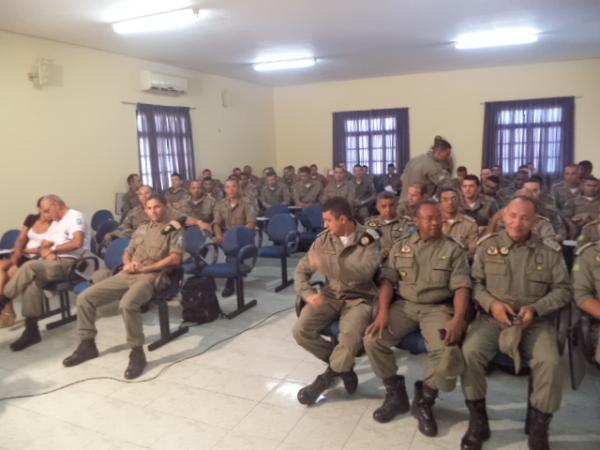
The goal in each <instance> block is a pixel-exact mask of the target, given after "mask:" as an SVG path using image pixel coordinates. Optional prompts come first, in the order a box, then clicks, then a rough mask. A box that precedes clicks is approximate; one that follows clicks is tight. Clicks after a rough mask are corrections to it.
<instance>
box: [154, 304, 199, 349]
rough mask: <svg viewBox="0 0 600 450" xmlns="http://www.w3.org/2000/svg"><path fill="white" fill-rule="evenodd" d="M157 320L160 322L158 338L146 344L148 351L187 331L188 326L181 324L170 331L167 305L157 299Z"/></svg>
mask: <svg viewBox="0 0 600 450" xmlns="http://www.w3.org/2000/svg"><path fill="white" fill-rule="evenodd" d="M158 322H159V324H160V339H158V340H156V341H154V342H152V343H151V344H150V345H148V351H150V352H151V351H153V350H156V349H157V348H160V347H162V346H163V345H165V344H168V343H169V342H171V341H172V340H173V339H176V338H178V337H179V336H181V335H183V334H185V333H187V332H188V331H189V328H188V327H186V326H181V327H179V328H177V329H176V330H175V331H171V324H170V322H169V305H168V304H167V302H166V301H165V300H159V301H158Z"/></svg>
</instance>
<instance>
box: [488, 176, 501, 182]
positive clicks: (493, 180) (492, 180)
mask: <svg viewBox="0 0 600 450" xmlns="http://www.w3.org/2000/svg"><path fill="white" fill-rule="evenodd" d="M486 180H487V181H491V182H492V183H496V184H500V178H498V177H497V176H496V175H490V176H489V177H487V178H486Z"/></svg>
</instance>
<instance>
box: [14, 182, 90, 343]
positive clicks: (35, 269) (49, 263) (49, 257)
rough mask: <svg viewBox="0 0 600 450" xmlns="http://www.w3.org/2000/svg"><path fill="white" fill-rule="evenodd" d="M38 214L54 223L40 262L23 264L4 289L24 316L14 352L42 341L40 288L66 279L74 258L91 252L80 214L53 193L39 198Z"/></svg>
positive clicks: (87, 234)
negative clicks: (18, 301)
mask: <svg viewBox="0 0 600 450" xmlns="http://www.w3.org/2000/svg"><path fill="white" fill-rule="evenodd" d="M40 211H41V214H42V215H46V216H49V217H50V218H51V219H52V221H53V222H52V224H51V225H50V227H49V228H48V231H46V235H45V237H44V241H43V242H42V245H41V247H40V252H39V255H40V259H37V260H33V261H29V262H26V263H25V264H23V265H22V266H21V267H20V268H19V270H18V271H17V273H16V274H15V276H14V277H13V278H11V279H10V281H9V282H8V283H7V284H6V286H5V287H4V295H5V296H6V297H7V298H10V299H12V300H13V301H14V300H17V299H19V300H21V313H22V315H23V317H25V331H23V334H22V335H21V337H19V339H17V340H16V341H15V342H13V343H12V344H10V348H11V350H12V351H14V352H17V351H19V350H23V349H25V348H27V347H29V346H31V345H33V344H37V343H38V342H40V341H41V340H42V337H41V336H40V332H39V329H38V318H39V317H40V316H41V315H42V314H43V312H44V311H43V306H42V305H43V300H44V293H43V290H42V289H43V288H44V286H46V285H48V284H49V283H52V282H56V281H62V280H65V279H66V278H67V276H68V274H69V273H70V272H71V270H72V269H73V266H74V265H75V263H76V262H77V259H78V258H80V257H81V256H83V255H84V253H85V252H86V251H89V249H90V232H89V229H88V225H87V223H86V222H85V217H84V216H83V214H82V213H80V212H79V211H76V210H74V209H70V208H69V207H68V206H67V205H66V204H65V202H64V201H63V200H62V199H61V198H60V197H58V196H56V195H52V194H51V195H47V196H45V197H44V198H43V199H42V201H41V203H40Z"/></svg>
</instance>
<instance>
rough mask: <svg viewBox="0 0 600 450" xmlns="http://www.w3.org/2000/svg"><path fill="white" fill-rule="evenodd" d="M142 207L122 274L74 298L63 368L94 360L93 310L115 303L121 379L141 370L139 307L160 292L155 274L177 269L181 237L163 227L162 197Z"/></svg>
mask: <svg viewBox="0 0 600 450" xmlns="http://www.w3.org/2000/svg"><path fill="white" fill-rule="evenodd" d="M145 206H146V212H147V214H148V217H149V219H150V221H149V222H148V223H146V224H144V225H142V226H141V227H140V228H138V229H137V230H136V231H135V233H134V234H133V236H132V238H131V242H130V244H129V246H128V247H127V248H126V249H125V253H124V254H123V270H122V271H121V272H119V273H118V274H116V275H114V276H112V277H110V278H107V279H105V280H103V281H101V282H99V283H97V284H94V285H93V286H91V287H90V288H88V289H86V290H85V291H84V292H83V293H81V294H80V295H79V296H78V297H77V328H78V331H79V337H80V338H81V342H80V344H79V346H78V347H77V349H76V350H75V351H74V352H73V354H72V355H71V356H69V357H67V358H66V359H65V360H64V361H63V364H64V365H65V366H66V367H71V366H76V365H78V364H81V363H82V362H84V361H87V360H89V359H92V358H96V357H97V356H98V348H97V347H96V342H95V337H96V335H97V334H98V330H97V329H96V310H97V308H98V307H100V306H102V305H106V304H108V303H111V302H114V301H117V300H118V301H119V310H120V311H121V315H122V316H123V322H125V332H126V334H127V344H128V345H129V347H130V348H131V353H130V354H129V364H128V365H127V369H126V370H125V378H127V379H128V380H130V379H133V378H137V377H139V376H140V375H141V374H142V372H143V371H144V367H146V356H145V355H144V349H143V346H144V341H145V338H144V329H143V321H142V312H141V308H142V306H143V305H145V304H146V303H148V302H149V301H150V300H151V299H152V297H153V296H154V293H155V292H156V289H157V288H158V289H160V287H161V286H159V284H161V283H160V277H159V275H160V272H161V271H163V270H165V269H169V268H173V267H178V266H180V265H181V258H182V253H183V234H182V231H181V228H176V229H175V228H172V227H171V228H169V227H168V225H167V224H168V218H167V202H166V200H165V199H164V198H163V197H161V196H159V195H152V196H151V197H150V199H148V201H146V204H145ZM166 227H167V228H166Z"/></svg>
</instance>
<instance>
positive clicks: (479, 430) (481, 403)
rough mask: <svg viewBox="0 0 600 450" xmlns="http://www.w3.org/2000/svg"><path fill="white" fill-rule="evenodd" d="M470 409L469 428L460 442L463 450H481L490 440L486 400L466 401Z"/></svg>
mask: <svg viewBox="0 0 600 450" xmlns="http://www.w3.org/2000/svg"><path fill="white" fill-rule="evenodd" d="M465 404H466V405H467V408H469V428H467V432H466V433H465V435H464V436H463V437H462V439H461V441H460V448H461V450H481V445H482V444H483V442H484V441H487V440H488V439H489V438H490V424H489V422H488V416H487V411H486V410H485V398H484V399H482V400H465Z"/></svg>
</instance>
